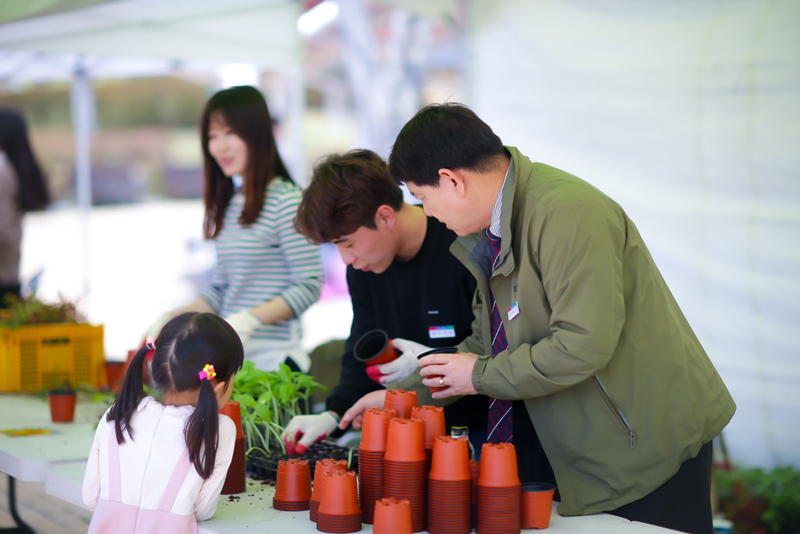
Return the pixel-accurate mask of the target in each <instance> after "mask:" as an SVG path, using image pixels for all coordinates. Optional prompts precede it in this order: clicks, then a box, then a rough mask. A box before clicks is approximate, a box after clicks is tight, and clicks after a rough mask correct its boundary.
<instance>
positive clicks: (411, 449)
mask: <svg viewBox="0 0 800 534" xmlns="http://www.w3.org/2000/svg"><path fill="white" fill-rule="evenodd" d="M424 436H425V428H424V425H423V424H422V421H420V420H419V419H400V418H395V419H392V420H391V421H390V422H389V432H388V434H387V437H386V455H385V456H384V462H383V468H384V471H383V496H384V497H393V498H395V499H408V502H409V503H410V504H411V527H412V529H413V531H414V532H422V531H423V530H425V478H426V475H427V463H428V462H427V458H426V457H425V449H424V447H423V443H424V441H423V440H424Z"/></svg>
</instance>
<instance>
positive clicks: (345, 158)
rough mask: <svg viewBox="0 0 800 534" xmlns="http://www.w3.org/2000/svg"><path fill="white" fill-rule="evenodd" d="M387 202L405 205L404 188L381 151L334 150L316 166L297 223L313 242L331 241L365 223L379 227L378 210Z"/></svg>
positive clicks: (295, 220) (391, 205)
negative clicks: (346, 151)
mask: <svg viewBox="0 0 800 534" xmlns="http://www.w3.org/2000/svg"><path fill="white" fill-rule="evenodd" d="M384 204H385V205H387V206H389V207H391V208H392V209H394V210H399V209H400V208H402V206H403V191H402V190H401V189H400V187H399V186H397V185H396V184H395V183H394V182H392V178H391V177H390V176H389V168H388V167H387V166H386V163H385V162H384V161H383V160H382V159H381V157H380V156H379V155H377V154H376V153H375V152H372V151H371V150H351V151H350V152H348V153H347V154H331V155H328V156H325V158H323V159H322V160H320V161H319V162H317V164H316V165H315V166H314V174H313V176H312V177H311V183H310V184H308V187H307V188H306V189H305V190H304V191H303V199H302V200H301V201H300V205H299V206H298V207H297V215H296V216H295V218H294V227H295V229H296V230H297V231H298V232H299V233H301V234H303V235H304V236H305V237H306V238H307V239H309V240H310V241H312V242H313V243H316V244H321V243H330V242H331V241H334V240H336V239H339V238H340V237H342V236H346V235H350V234H353V233H355V232H356V231H357V230H358V229H359V228H361V227H362V226H366V227H367V228H370V229H373V230H374V229H376V228H377V225H376V224H375V213H376V212H377V211H378V208H379V207H381V206H383V205H384Z"/></svg>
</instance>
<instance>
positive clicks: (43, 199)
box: [0, 108, 50, 211]
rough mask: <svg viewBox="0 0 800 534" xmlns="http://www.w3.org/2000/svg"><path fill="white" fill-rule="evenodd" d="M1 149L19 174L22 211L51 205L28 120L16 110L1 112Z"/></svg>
mask: <svg viewBox="0 0 800 534" xmlns="http://www.w3.org/2000/svg"><path fill="white" fill-rule="evenodd" d="M0 149H2V150H3V152H5V153H6V157H7V158H8V160H9V161H10V162H11V166H12V167H14V172H15V173H16V175H17V181H18V182H19V192H18V196H17V204H19V207H20V208H21V209H22V211H35V210H42V209H44V208H46V207H47V205H48V204H50V192H49V191H48V189H47V182H46V181H45V177H44V174H42V169H41V167H40V166H39V162H38V161H36V157H35V156H34V155H33V150H31V144H30V141H29V140H28V128H27V126H26V125H25V119H24V118H23V116H22V114H21V113H20V112H19V111H17V110H16V109H13V108H3V109H0Z"/></svg>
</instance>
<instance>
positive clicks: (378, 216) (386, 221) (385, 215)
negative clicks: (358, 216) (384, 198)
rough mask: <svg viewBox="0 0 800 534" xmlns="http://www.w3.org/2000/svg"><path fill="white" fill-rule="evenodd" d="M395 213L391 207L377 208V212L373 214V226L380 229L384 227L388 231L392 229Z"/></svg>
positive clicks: (384, 205)
mask: <svg viewBox="0 0 800 534" xmlns="http://www.w3.org/2000/svg"><path fill="white" fill-rule="evenodd" d="M394 223H395V212H394V209H392V207H391V206H387V205H386V204H382V205H380V206H378V211H376V212H375V226H377V227H378V228H380V227H381V226H385V227H386V228H387V229H388V230H391V229H393V228H394Z"/></svg>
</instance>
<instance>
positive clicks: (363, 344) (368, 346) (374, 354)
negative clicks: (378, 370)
mask: <svg viewBox="0 0 800 534" xmlns="http://www.w3.org/2000/svg"><path fill="white" fill-rule="evenodd" d="M353 354H354V355H355V357H356V359H357V360H359V361H362V362H364V363H366V364H367V365H380V364H383V363H389V362H391V361H394V360H396V359H397V351H396V350H394V345H392V340H391V339H389V336H388V335H387V334H386V332H384V331H383V330H370V331H369V332H367V333H366V334H364V335H363V336H361V337H360V338H359V339H358V341H356V346H355V347H354V348H353Z"/></svg>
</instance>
